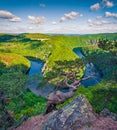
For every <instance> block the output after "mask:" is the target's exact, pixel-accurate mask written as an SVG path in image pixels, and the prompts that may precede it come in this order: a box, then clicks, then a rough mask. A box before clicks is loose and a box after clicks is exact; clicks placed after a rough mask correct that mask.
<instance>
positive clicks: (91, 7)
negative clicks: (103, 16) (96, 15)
mask: <svg viewBox="0 0 117 130" xmlns="http://www.w3.org/2000/svg"><path fill="white" fill-rule="evenodd" d="M90 9H91V10H95V11H96V10H99V9H100V4H99V3H96V4H94V5H92V6H90Z"/></svg>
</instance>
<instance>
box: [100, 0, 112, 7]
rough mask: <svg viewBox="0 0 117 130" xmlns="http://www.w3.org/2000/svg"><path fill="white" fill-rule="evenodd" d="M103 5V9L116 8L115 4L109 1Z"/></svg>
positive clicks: (106, 0)
mask: <svg viewBox="0 0 117 130" xmlns="http://www.w3.org/2000/svg"><path fill="white" fill-rule="evenodd" d="M101 4H102V6H103V7H107V8H111V7H113V6H114V3H113V2H112V1H109V0H102V2H101Z"/></svg>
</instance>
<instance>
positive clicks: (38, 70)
mask: <svg viewBox="0 0 117 130" xmlns="http://www.w3.org/2000/svg"><path fill="white" fill-rule="evenodd" d="M30 63H31V67H30V70H29V72H28V75H29V76H32V75H34V74H39V75H41V76H42V68H43V66H44V62H43V61H41V60H30Z"/></svg>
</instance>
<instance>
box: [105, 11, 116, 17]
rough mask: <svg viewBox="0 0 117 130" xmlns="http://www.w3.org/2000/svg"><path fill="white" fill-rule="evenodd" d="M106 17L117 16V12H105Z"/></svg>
mask: <svg viewBox="0 0 117 130" xmlns="http://www.w3.org/2000/svg"><path fill="white" fill-rule="evenodd" d="M105 17H107V18H109V17H114V18H117V13H111V12H105Z"/></svg>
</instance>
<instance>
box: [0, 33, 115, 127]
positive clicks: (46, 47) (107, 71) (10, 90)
mask: <svg viewBox="0 0 117 130" xmlns="http://www.w3.org/2000/svg"><path fill="white" fill-rule="evenodd" d="M100 38H103V39H108V41H103V42H104V43H105V44H104V45H103V46H105V47H102V46H101V45H102V44H100V45H99V44H98V41H99V39H100ZM74 48H81V49H82V52H83V53H84V54H85V56H86V58H85V59H83V60H82V59H80V58H79V57H78V56H77V55H76V54H75V53H74V52H73V49H74ZM26 57H31V58H33V59H41V60H43V61H44V62H45V69H44V82H49V83H51V84H53V85H54V86H56V84H57V82H59V81H62V80H64V78H65V76H64V73H67V72H70V71H74V72H76V73H77V79H80V78H81V77H82V76H83V73H84V69H85V65H84V61H87V62H88V61H90V62H93V63H94V64H95V66H96V67H98V69H99V70H100V71H101V72H102V74H103V79H102V81H101V82H100V83H99V84H98V85H96V86H92V87H89V88H85V87H84V86H80V87H79V88H78V90H77V91H76V93H75V96H74V97H76V96H77V95H78V94H83V95H85V96H86V97H87V99H88V100H89V102H90V103H91V105H92V106H93V108H94V110H95V111H96V112H100V111H101V110H102V109H103V108H108V109H109V110H110V111H112V112H114V113H117V109H116V106H117V94H116V93H117V34H116V33H115V34H95V35H81V36H64V35H47V34H36V33H34V34H28V33H27V34H18V35H15V34H14V35H11V34H0V91H1V92H2V93H4V96H5V100H6V103H5V109H6V110H8V111H9V112H10V113H11V114H12V116H13V118H14V119H15V120H16V121H17V120H19V119H20V118H21V117H22V116H24V115H27V116H28V117H31V116H34V115H37V114H41V113H44V111H45V108H46V102H47V101H46V99H44V98H42V97H37V96H35V95H34V94H33V93H31V92H30V91H29V90H27V89H26V88H24V86H25V82H26V81H27V79H28V76H27V75H26V72H27V71H28V69H29V68H30V62H29V60H28V59H27V58H26ZM28 80H29V79H28ZM40 87H41V86H40ZM74 97H73V98H74ZM73 98H71V99H68V100H66V101H65V102H64V104H61V105H58V107H61V106H63V105H65V104H67V103H69V102H70V101H71V100H72V99H73ZM2 109H3V107H2V106H0V111H1V110H2ZM1 113H2V112H1ZM2 114H3V113H2ZM0 123H3V122H0ZM6 125H8V124H7V123H6ZM0 127H1V126H0Z"/></svg>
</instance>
